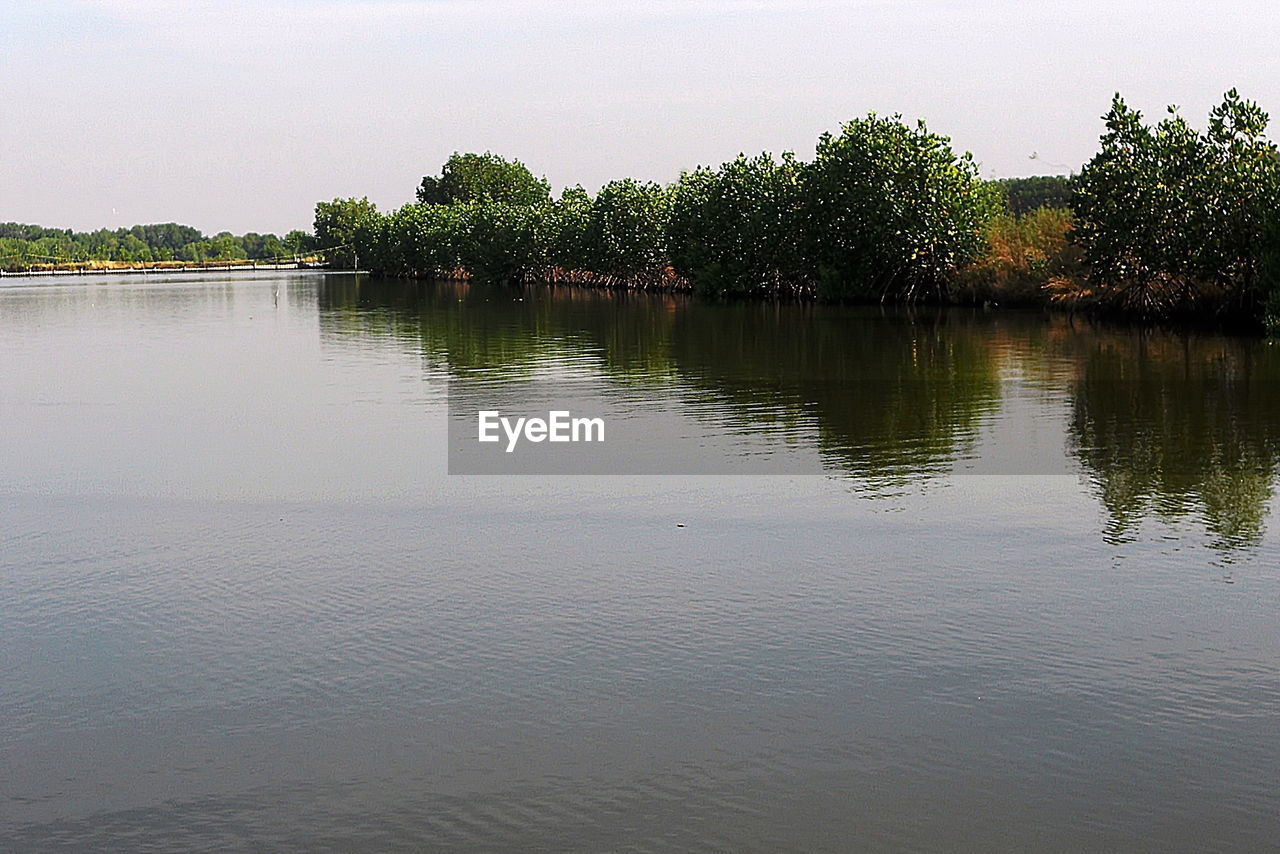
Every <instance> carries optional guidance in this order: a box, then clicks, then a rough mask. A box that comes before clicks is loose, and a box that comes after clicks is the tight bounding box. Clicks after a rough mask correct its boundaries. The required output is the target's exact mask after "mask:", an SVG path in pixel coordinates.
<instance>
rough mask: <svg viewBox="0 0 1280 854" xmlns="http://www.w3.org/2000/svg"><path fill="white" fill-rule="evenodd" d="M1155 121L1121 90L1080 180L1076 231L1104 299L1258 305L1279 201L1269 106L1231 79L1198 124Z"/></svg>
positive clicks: (1159, 309)
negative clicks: (1203, 124) (1249, 97)
mask: <svg viewBox="0 0 1280 854" xmlns="http://www.w3.org/2000/svg"><path fill="white" fill-rule="evenodd" d="M1169 113H1170V115H1169V117H1168V118H1166V119H1164V120H1162V121H1161V122H1159V123H1158V124H1156V125H1155V126H1150V125H1147V124H1144V123H1143V121H1142V114H1141V113H1140V112H1138V111H1136V110H1133V109H1130V108H1129V107H1128V106H1127V105H1126V104H1125V102H1124V101H1123V100H1122V99H1121V98H1120V96H1119V95H1117V96H1116V97H1115V99H1114V101H1113V102H1112V107H1111V111H1110V112H1109V113H1108V114H1107V116H1106V122H1107V132H1106V134H1104V135H1103V137H1102V150H1101V151H1100V152H1099V153H1098V154H1097V155H1096V156H1095V157H1094V158H1093V159H1092V160H1091V161H1090V162H1089V163H1088V165H1086V166H1085V167H1084V170H1083V171H1082V172H1081V174H1080V176H1079V178H1078V179H1077V180H1076V196H1077V202H1076V210H1077V212H1078V213H1079V215H1080V226H1079V231H1078V238H1079V241H1080V245H1081V246H1082V247H1083V249H1084V254H1085V258H1086V260H1087V262H1088V264H1089V270H1090V276H1091V278H1092V281H1093V284H1094V287H1095V288H1096V289H1097V291H1098V292H1099V296H1100V297H1101V298H1102V299H1103V300H1104V301H1106V302H1108V303H1110V304H1112V305H1115V306H1118V307H1121V308H1124V309H1126V310H1130V311H1134V312H1137V313H1140V314H1144V315H1160V316H1168V315H1171V314H1175V313H1179V312H1187V311H1190V310H1193V309H1196V308H1198V307H1199V306H1201V305H1204V304H1209V305H1212V306H1215V307H1218V308H1220V309H1227V310H1236V311H1241V312H1245V313H1250V314H1253V313H1256V312H1257V308H1256V306H1257V305H1258V303H1259V301H1260V297H1261V292H1260V287H1259V286H1260V283H1261V279H1260V273H1261V263H1262V254H1263V243H1264V238H1265V233H1266V228H1267V220H1268V218H1269V217H1270V216H1271V214H1272V212H1273V211H1274V210H1276V208H1277V204H1278V203H1280V157H1278V155H1277V150H1276V146H1275V144H1274V143H1272V142H1270V141H1268V140H1266V139H1265V137H1264V133H1265V132H1266V128H1267V122H1268V117H1267V114H1266V113H1264V112H1263V111H1262V110H1261V109H1260V108H1259V107H1258V105H1257V104H1255V103H1253V102H1251V101H1245V100H1243V99H1241V98H1240V96H1239V95H1238V94H1237V93H1236V92H1235V91H1234V90H1232V91H1231V92H1228V93H1227V95H1226V96H1225V98H1224V100H1223V102H1222V104H1221V105H1220V106H1218V107H1216V108H1215V109H1214V110H1213V111H1212V112H1211V113H1210V116H1209V127H1208V129H1207V130H1206V131H1205V132H1203V133H1198V132H1196V131H1195V130H1194V129H1193V128H1191V127H1190V125H1188V124H1187V122H1186V120H1185V119H1183V118H1182V116H1180V115H1178V113H1177V110H1176V109H1175V108H1173V107H1171V108H1170V109H1169Z"/></svg>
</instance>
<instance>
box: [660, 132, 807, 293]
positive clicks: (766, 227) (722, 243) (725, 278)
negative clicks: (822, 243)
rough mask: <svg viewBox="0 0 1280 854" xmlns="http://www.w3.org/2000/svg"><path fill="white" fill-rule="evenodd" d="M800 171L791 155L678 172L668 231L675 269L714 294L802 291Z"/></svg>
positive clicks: (740, 159) (744, 159) (743, 159)
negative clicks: (788, 288) (785, 290)
mask: <svg viewBox="0 0 1280 854" xmlns="http://www.w3.org/2000/svg"><path fill="white" fill-rule="evenodd" d="M803 169H804V167H803V166H802V165H801V164H800V163H799V162H798V161H797V160H796V159H795V157H794V156H793V155H791V154H790V153H786V154H783V156H782V159H781V160H777V161H775V160H774V159H773V156H772V155H770V154H761V155H759V156H758V157H753V158H748V157H746V156H745V155H739V156H738V157H737V158H736V159H734V160H731V161H729V162H728V163H725V164H724V165H723V166H721V167H720V168H719V169H718V170H716V171H714V172H713V171H711V170H709V169H696V170H694V171H692V172H686V173H685V174H684V175H682V176H681V177H680V180H679V181H678V182H677V183H676V185H675V187H674V189H673V190H672V193H671V213H670V225H669V226H668V231H667V243H668V246H669V247H670V253H671V262H672V265H673V266H674V267H675V269H676V271H677V272H678V273H680V274H681V275H683V276H685V277H687V278H689V279H690V280H692V281H693V283H694V287H695V288H697V289H698V290H699V291H700V292H702V293H706V294H713V295H720V294H749V293H764V292H778V291H780V290H783V289H784V288H787V287H791V288H793V289H799V288H802V287H803V285H804V283H805V280H806V274H805V271H804V270H803V264H802V259H801V258H800V256H799V255H798V252H797V249H798V244H799V240H800V234H799V230H800V227H801V221H800V213H801V203H802V195H801V194H802V180H803Z"/></svg>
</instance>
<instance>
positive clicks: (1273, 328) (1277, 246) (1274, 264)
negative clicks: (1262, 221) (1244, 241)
mask: <svg viewBox="0 0 1280 854" xmlns="http://www.w3.org/2000/svg"><path fill="white" fill-rule="evenodd" d="M1261 255H1262V259H1261V263H1260V272H1259V277H1258V285H1259V288H1260V289H1261V291H1262V296H1263V299H1265V300H1266V303H1265V305H1264V308H1263V323H1264V324H1265V325H1266V327H1267V331H1268V332H1270V333H1271V334H1272V335H1275V334H1277V333H1280V210H1273V211H1272V212H1271V214H1270V215H1269V216H1268V217H1267V223H1266V228H1265V229H1264V231H1263V244H1262V253H1261Z"/></svg>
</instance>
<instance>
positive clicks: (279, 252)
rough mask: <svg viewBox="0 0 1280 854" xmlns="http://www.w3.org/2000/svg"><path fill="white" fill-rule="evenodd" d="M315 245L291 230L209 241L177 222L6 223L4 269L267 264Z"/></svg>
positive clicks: (1, 226)
mask: <svg viewBox="0 0 1280 854" xmlns="http://www.w3.org/2000/svg"><path fill="white" fill-rule="evenodd" d="M314 245H315V241H314V240H313V238H312V237H311V235H309V234H307V233H306V232H304V231H291V232H289V233H288V234H286V235H285V236H284V239H283V240H282V239H281V238H279V237H277V236H276V235H274V234H258V233H256V232H252V231H251V232H249V233H247V234H242V235H239V236H237V235H234V234H232V233H231V232H228V231H224V232H220V233H219V234H215V235H213V236H212V237H207V236H205V235H204V234H202V233H201V232H200V230H199V229H195V228H192V227H191V226H189V225H179V224H177V223H173V222H167V223H158V224H153V225H135V226H133V227H132V228H119V229H115V230H110V229H105V228H104V229H99V230H98V231H83V232H81V231H72V230H70V229H61V228H43V227H41V226H38V225H24V224H22V223H16V222H6V223H0V266H2V267H21V266H28V265H32V264H58V263H74V262H91V261H120V262H129V263H139V262H141V263H146V262H155V261H191V262H196V263H200V262H204V261H239V260H248V259H253V260H267V259H274V258H279V257H284V256H292V255H295V254H300V253H306V252H310V251H312V250H313V249H314Z"/></svg>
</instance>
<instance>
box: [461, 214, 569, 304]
mask: <svg viewBox="0 0 1280 854" xmlns="http://www.w3.org/2000/svg"><path fill="white" fill-rule="evenodd" d="M452 207H453V214H454V215H456V216H457V220H456V226H455V227H456V229H457V233H456V240H457V244H456V245H457V251H458V262H459V264H460V265H461V266H462V267H464V268H465V269H466V270H467V271H468V272H470V273H471V275H472V276H473V277H474V278H476V279H478V280H480V281H485V282H495V283H502V284H506V283H511V282H516V281H519V280H520V279H521V278H523V276H524V275H525V274H527V273H529V272H532V271H535V270H544V269H546V268H547V267H548V266H549V258H548V252H547V245H548V242H549V241H548V239H547V238H548V233H549V229H548V222H547V209H546V207H543V206H534V205H513V204H508V203H506V202H494V201H480V202H471V203H467V204H460V205H455V206H452Z"/></svg>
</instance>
